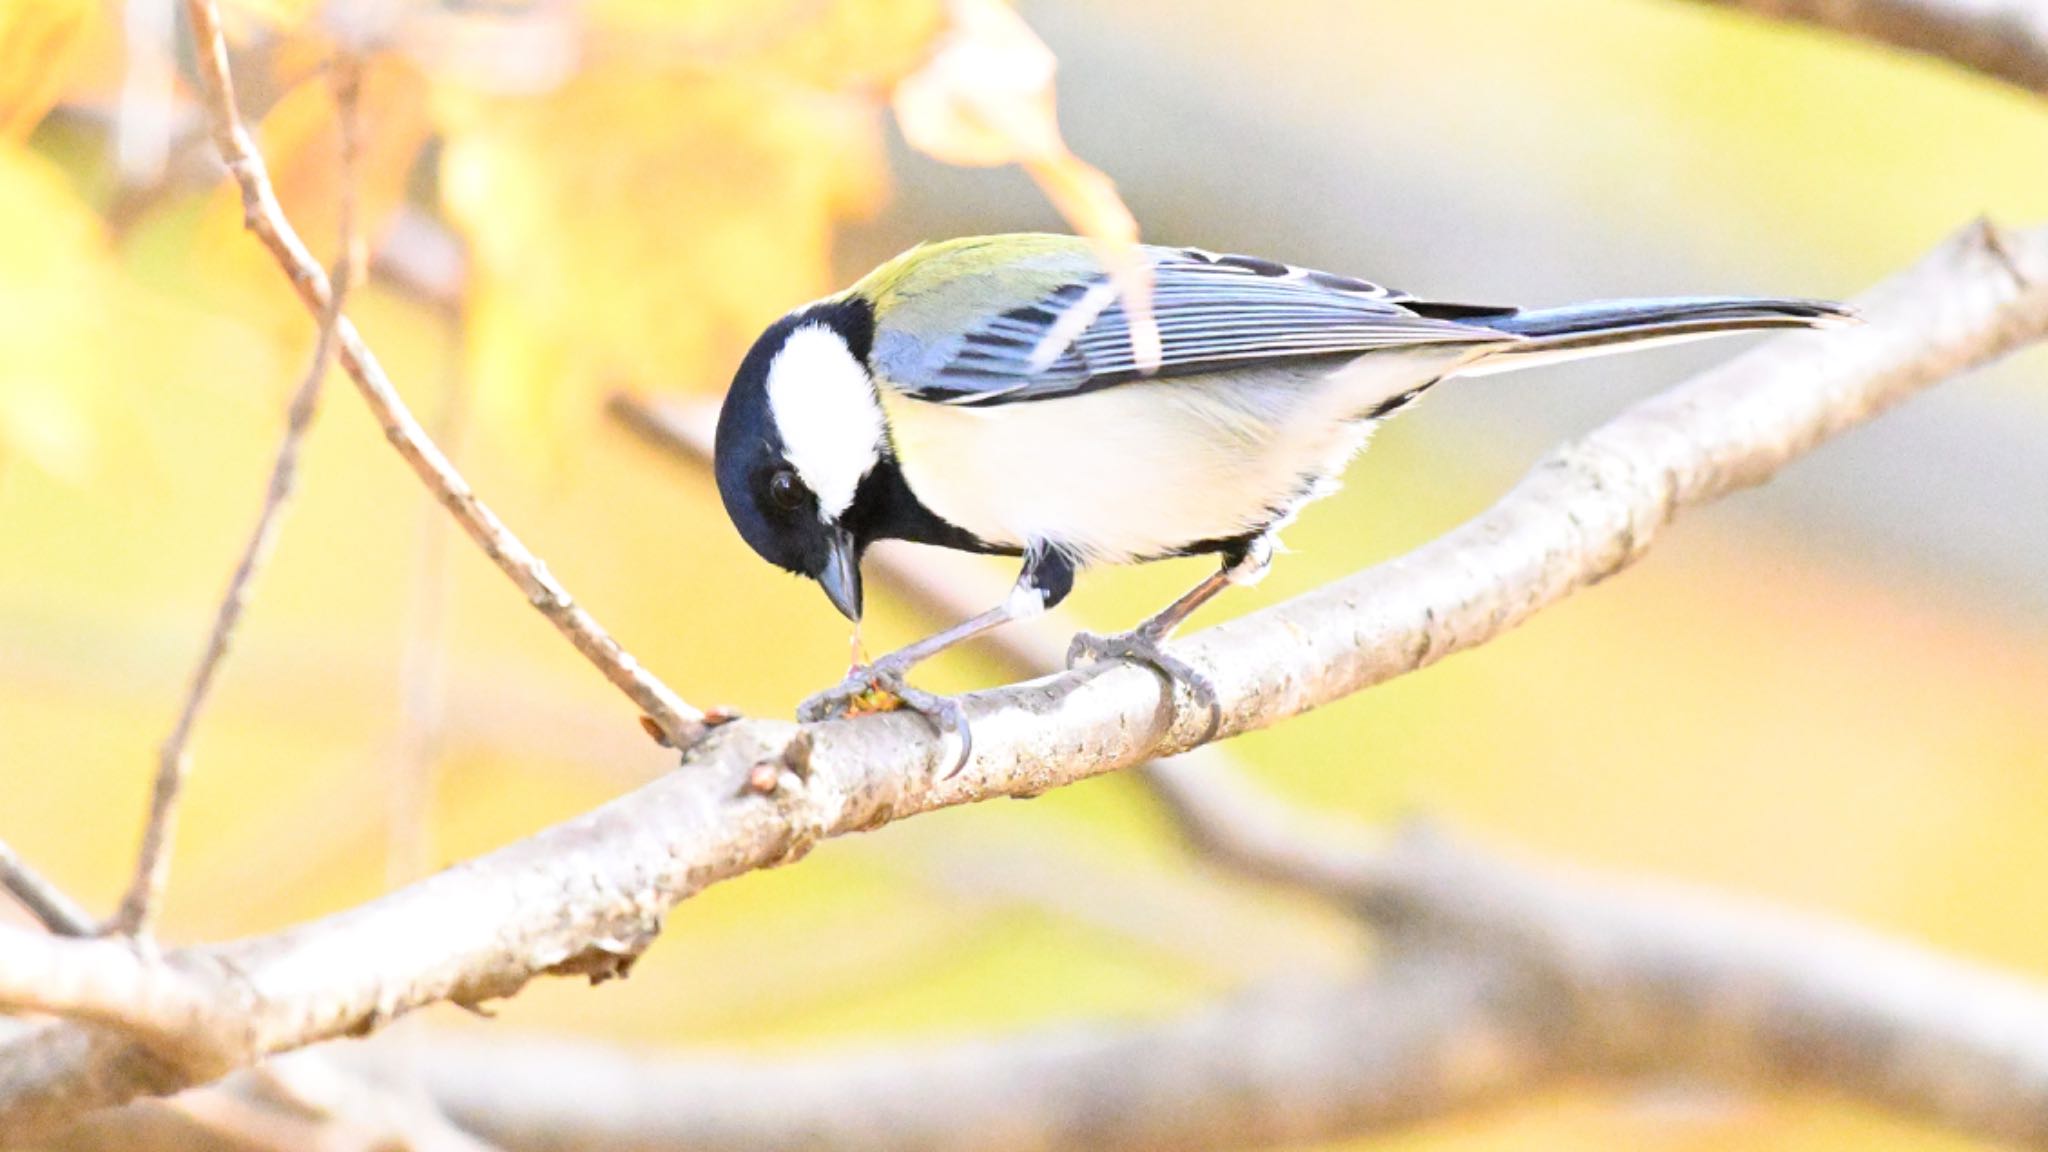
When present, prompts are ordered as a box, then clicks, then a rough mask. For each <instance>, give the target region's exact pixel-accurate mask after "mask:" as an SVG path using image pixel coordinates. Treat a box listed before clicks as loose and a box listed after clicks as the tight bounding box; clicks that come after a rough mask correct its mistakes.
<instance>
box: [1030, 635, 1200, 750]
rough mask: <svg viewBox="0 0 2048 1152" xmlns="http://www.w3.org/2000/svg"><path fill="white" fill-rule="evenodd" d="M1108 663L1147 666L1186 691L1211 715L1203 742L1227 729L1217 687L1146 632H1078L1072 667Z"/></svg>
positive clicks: (1069, 663)
mask: <svg viewBox="0 0 2048 1152" xmlns="http://www.w3.org/2000/svg"><path fill="white" fill-rule="evenodd" d="M1104 660H1130V661H1134V662H1136V663H1139V664H1143V665H1145V666H1146V667H1148V668H1151V669H1152V670H1154V671H1156V672H1158V673H1159V674H1160V675H1161V676H1164V677H1166V679H1167V680H1168V681H1169V682H1170V683H1171V684H1173V685H1175V686H1178V687H1181V688H1186V689H1187V690H1188V696H1189V697H1190V698H1192V699H1193V700H1194V702H1195V704H1196V705H1197V706H1198V707H1200V708H1202V709H1203V710H1205V711H1206V712H1208V714H1209V725H1208V727H1206V728H1204V729H1203V730H1202V739H1201V743H1204V744H1206V743H1208V742H1209V741H1211V740H1213V739H1215V738H1216V733H1217V732H1218V731H1219V730H1220V729H1221V728H1222V727H1223V703H1222V701H1221V699H1220V698H1219V697H1218V696H1217V695H1216V685H1215V684H1214V683H1213V682H1212V681H1210V679H1209V677H1208V676H1207V675H1206V674H1205V673H1203V672H1201V671H1199V670H1197V669H1196V668H1195V666H1194V665H1192V664H1189V663H1188V662H1187V661H1185V660H1182V659H1181V658H1180V657H1178V656H1175V655H1174V654H1173V653H1171V652H1168V651H1167V650H1166V642H1165V641H1164V640H1162V639H1161V638H1160V637H1158V636H1156V635H1154V634H1152V633H1151V632H1149V631H1147V630H1146V629H1144V628H1134V629H1132V630H1131V631H1129V632H1119V633H1117V634H1116V635H1114V636H1101V635H1098V634H1096V633H1094V632H1076V633H1075V634H1074V640H1073V643H1071V644H1069V645H1067V667H1069V668H1072V667H1075V666H1076V665H1079V664H1092V663H1098V662H1100V661H1104Z"/></svg>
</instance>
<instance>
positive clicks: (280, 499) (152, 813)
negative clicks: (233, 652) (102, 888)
mask: <svg viewBox="0 0 2048 1152" xmlns="http://www.w3.org/2000/svg"><path fill="white" fill-rule="evenodd" d="M361 88H362V72H361V68H360V65H359V62H358V61H357V60H356V59H355V57H353V56H351V55H349V54H347V53H345V52H344V53H341V54H339V55H337V56H336V57H335V62H334V101H335V107H336V109H337V110H338V113H339V116H338V120H339V123H340V129H341V179H340V183H341V190H340V195H341V216H340V219H341V230H340V231H341V244H340V249H339V251H340V255H339V256H338V257H337V258H336V259H337V264H336V266H335V276H334V280H335V283H336V285H337V287H336V290H335V292H334V295H333V298H332V299H331V300H329V301H328V304H327V307H326V308H325V309H324V310H323V311H322V312H321V313H320V315H319V322H320V331H319V335H318V336H316V337H315V338H314V344H313V362H312V364H311V365H310V366H308V367H307V369H306V375H305V377H304V378H303V379H302V380H300V381H299V386H298V388H297V390H295V391H294V392H293V393H292V401H291V406H290V408H289V409H288V410H287V412H286V415H285V429H284V437H283V439H282V440H280V441H279V442H278V445H277V458H276V459H275V460H274V461H273V462H272V463H271V466H270V483H269V486H268V487H267V488H266V489H265V491H264V495H263V507H262V509H261V510H260V511H259V512H258V513H257V514H256V527H255V528H254V530H252V531H251V532H250V533H249V540H248V542H247V543H246V544H244V545H243V546H242V557H241V559H240V560H239V561H238V562H236V564H235V571H234V574H233V575H232V576H230V577H229V578H228V587H227V591H226V592H225V593H223V594H222V595H221V599H220V605H219V607H217V608H216V609H215V610H214V618H213V631H212V632H211V633H210V634H208V636H207V639H206V649H205V651H204V652H202V653H201V654H200V657H199V666H198V667H197V668H195V669H193V672H192V680H191V684H190V686H189V687H188V688H187V689H186V692H185V704H184V707H183V708H181V709H180V710H179V712H178V721H177V724H176V725H175V726H173V727H172V729H171V734H170V735H169V736H168V737H166V738H165V739H164V742H163V745H162V746H161V747H160V748H158V750H157V768H156V784H155V787H154V789H153V791H152V794H151V796H150V804H149V819H148V822H147V823H146V824H145V826H144V828H143V833H142V849H141V851H140V852H139V853H138V854H137V857H136V861H135V875H134V878H133V879H132V880H131V881H130V882H129V885H128V892H127V894H126V895H125V896H124V897H122V900H121V907H120V909H119V910H118V911H117V912H116V913H115V914H114V922H113V924H112V925H110V927H111V928H113V929H114V930H116V931H121V932H128V933H133V934H135V935H146V934H148V932H149V931H150V929H151V927H152V926H153V925H154V923H155V919H156V914H157V911H158V909H159V908H160V906H161V905H162V903H163V892H164V886H165V885H166V884H167V883H169V881H170V871H171V856H170V853H171V841H172V840H173V839H174V838H175V837H176V835H177V830H178V797H179V794H180V792H181V791H182V790H183V788H184V785H185V776H186V774H187V773H188V772H189V771H190V770H191V766H192V757H191V752H190V750H189V745H190V743H191V740H192V729H193V727H194V726H195V725H196V724H197V723H198V721H199V714H200V713H201V712H202V711H204V710H205V708H206V703H207V700H208V698H209V696H210V694H211V693H212V690H213V682H214V677H215V676H216V675H218V674H219V672H220V668H221V665H222V664H223V663H225V662H226V660H227V655H228V649H229V646H230V645H231V644H232V643H233V642H234V636H235V629H236V628H237V627H238V626H239V625H240V624H241V621H242V610H243V608H244V607H246V606H247V604H248V600H249V589H250V587H251V586H252V585H253V584H254V583H255V581H256V574H257V573H258V572H260V571H262V570H263V566H264V565H265V564H266V563H268V562H269V559H270V553H271V550H272V549H273V548H275V547H276V546H277V536H278V532H279V531H280V530H281V529H282V528H283V526H284V510H285V506H286V505H287V504H289V503H290V502H291V497H292V489H293V488H295V487H296V486H297V484H298V476H299V449H300V446H301V445H302V444H303V443H304V442H305V438H306V431H307V429H309V428H311V427H312V426H313V417H314V415H315V414H316V413H317V412H318V411H319V406H320V388H321V385H322V383H324V382H325V381H326V379H327V370H328V368H330V367H331V366H332V365H333V363H334V330H335V321H336V319H337V318H338V317H339V316H340V313H341V307H342V302H343V300H344V299H345V297H346V296H347V294H348V288H349V285H350V283H351V282H352V280H353V279H354V275H353V273H352V272H351V271H349V269H350V268H351V265H350V254H351V253H352V252H353V251H354V249H355V246H356V235H355V177H354V171H355V162H356V156H357V152H358V149H359V143H360V142H359V140H358V139H357V137H358V120H359V113H358V104H359V97H360V96H361Z"/></svg>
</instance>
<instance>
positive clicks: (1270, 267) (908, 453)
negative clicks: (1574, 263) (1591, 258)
mask: <svg viewBox="0 0 2048 1152" xmlns="http://www.w3.org/2000/svg"><path fill="white" fill-rule="evenodd" d="M1139 251H1140V254H1141V258H1142V259H1143V260H1144V261H1146V262H1147V263H1149V265H1150V270H1151V274H1152V280H1153V288H1152V293H1151V309H1152V315H1153V317H1154V324H1155V327H1153V328H1152V329H1151V330H1150V331H1147V330H1146V328H1145V326H1144V325H1143V323H1142V322H1140V323H1139V324H1136V325H1134V324H1133V322H1132V320H1131V314H1130V312H1129V311H1127V310H1126V308H1125V305H1124V303H1123V301H1122V299H1121V297H1120V294H1119V291H1118V289H1117V287H1116V286H1115V285H1114V284H1113V282H1112V280H1111V278H1110V277H1109V276H1108V274H1107V273H1106V272H1105V271H1104V269H1103V266H1102V264H1101V262H1100V261H1099V260H1098V259H1097V257H1096V255H1095V253H1094V250H1093V249H1092V248H1091V247H1090V245H1089V244H1088V243H1087V242H1086V241H1084V240H1081V239H1078V238H1076V237H1071V236H1057V235H1042V234H1017V235H1001V236H974V237H967V238H963V239H956V240H949V241H945V242H942V243H936V244H927V245H923V246H920V247H917V248H913V249H911V250H910V251H908V252H905V253H904V254H902V255H900V256H898V257H896V258H895V259H893V260H890V261H889V262H888V263H886V264H883V265H882V266H881V267H879V268H877V269H875V270H874V271H873V272H870V273H869V274H868V275H867V276H865V277H863V278H862V279H861V280H860V281H859V282H858V283H856V284H854V285H853V286H852V287H851V288H848V289H846V290H845V291H843V292H840V293H838V294H837V295H833V296H828V297H826V298H825V299H823V300H820V301H817V302H816V303H813V304H809V305H806V306H805V307H802V308H799V309H797V310H796V311H794V312H791V313H790V314H788V315H787V316H784V317H783V318H782V319H780V320H777V321H776V322H775V323H774V324H772V325H770V326H769V327H768V330H767V331H766V332H764V333H763V334H762V336H761V338H760V339H759V340H758V341H757V342H756V343H755V344H754V346H753V348H752V349H751V350H750V351H749V352H748V353H747V355H746V358H745V359H744V360H743V361H742V362H741V364H740V367H739V371H738V373H737V375H736V376H735V377H734V379H733V383H732V388H731V390H730V391H729V392H728V393H727V395H726V398H725V404H724V407H723V409H722V410H721V412H720V413H719V420H718V434H717V441H716V450H715V453H716V472H717V477H718V491H719V495H720V497H721V498H722V499H723V500H724V503H725V508H726V512H727V514H728V515H730V516H731V517H732V522H733V524H734V526H735V527H737V528H738V529H739V532H740V535H741V536H742V537H744V538H745V539H746V541H747V543H748V544H749V545H751V546H752V547H753V549H754V551H755V552H757V553H759V554H760V555H761V557H762V558H763V559H765V560H767V561H769V562H770V563H772V564H775V565H777V566H779V567H782V568H785V569H788V570H789V571H791V572H794V573H797V574H799V575H802V576H807V577H810V578H811V579H814V580H816V581H817V582H818V583H819V584H820V585H822V586H823V588H824V591H825V595H826V596H827V597H829V598H830V599H831V601H832V603H833V604H834V605H835V606H836V607H837V608H838V609H839V610H840V611H841V612H843V613H845V614H846V616H847V617H848V618H849V619H851V620H853V621H854V622H855V623H856V624H858V623H859V621H860V616H861V578H860V562H861V555H862V553H863V551H864V550H865V549H866V548H867V546H868V545H869V544H871V543H873V542H874V541H876V540H882V539H901V540H910V541H916V542H919V543H924V544H935V545H938V546H940V547H944V548H953V549H959V550H963V551H969V552H986V553H999V554H1004V555H1014V556H1021V557H1022V558H1023V568H1022V571H1021V572H1020V573H1019V574H1018V577H1017V583H1016V586H1015V587H1014V588H1013V589H1012V590H1011V592H1010V594H1009V595H1008V596H1007V597H1006V598H1005V599H1004V600H1003V602H1002V603H1001V604H998V605H996V606H995V607H993V608H991V609H989V610H988V611H987V612H984V613H982V614H981V615H979V616H976V617H974V618H972V619H969V620H966V621H963V622H961V623H959V624H957V625H955V626H953V627H951V628H947V629H945V630H944V631H942V632H939V633H936V634H934V635H932V636H930V637H927V638H925V639H923V640H920V641H918V642H916V643H914V644H911V645H909V646H907V647H905V648H902V649H900V650H898V651H896V652H892V653H890V654H889V655H886V656H883V657H881V658H880V659H878V660H876V661H874V662H873V663H872V664H870V665H867V666H866V667H856V668H854V670H853V671H852V672H851V674H849V676H848V677H847V679H846V681H845V682H844V683H843V684H841V685H839V686H838V687H837V688H834V689H832V690H830V691H827V692H824V693H820V694H819V695H817V696H814V697H812V698H811V699H810V700H808V701H806V702H805V704H804V705H803V706H802V708H801V709H800V710H799V715H800V716H801V717H802V718H804V719H807V720H809V719H819V718H823V717H826V716H831V715H836V714H839V713H841V712H843V711H845V710H846V709H847V708H848V707H849V706H851V705H852V703H853V702H854V701H856V700H860V699H864V698H867V696H868V694H869V693H871V692H873V691H874V690H876V689H881V690H883V691H884V692H886V693H887V694H888V695H890V696H893V697H894V698H896V699H898V700H900V701H902V703H903V704H905V705H907V706H908V707H910V708H912V709H914V710H916V711H918V712H921V713H923V714H925V715H926V716H927V717H928V718H930V719H931V720H932V721H933V722H934V723H935V724H936V725H937V726H938V727H939V728H940V730H941V731H942V732H945V733H951V734H954V735H957V737H958V738H959V759H958V761H957V762H956V763H955V766H954V770H955V771H957V770H958V769H959V767H961V766H963V765H964V764H965V762H966V759H967V757H968V755H969V751H970V749H971V747H972V745H971V739H970V734H969V733H968V731H967V728H966V724H965V721H964V714H963V712H962V711H961V709H960V708H959V706H958V704H957V703H956V702H954V701H952V700H948V699H945V698H942V697H938V696H934V695H932V694H930V693H926V692H922V691H920V690H917V689H915V688H912V687H911V686H910V685H909V684H907V683H906V682H905V680H904V676H905V674H906V673H907V672H908V671H909V670H910V669H911V667H912V666H914V665H916V664H917V663H918V662H920V661H922V660H925V659H927V658H928V657H930V656H932V655H934V654H936V653H938V652H940V651H943V650H945V649H946V648H949V647H951V646H953V645H955V644H958V643H960V642H961V641H963V640H966V639H968V638H970V637H973V636H976V635H979V634H981V633H983V632H986V631H988V630H990V629H993V628H996V627H999V626H1001V625H1002V624H1005V623H1007V622H1009V621H1012V620H1017V619H1021V618H1024V617H1029V616H1032V615H1035V614H1037V613H1040V612H1043V611H1045V610H1046V609H1048V608H1050V607H1052V606H1053V605H1055V604H1058V603H1059V602H1060V601H1061V600H1062V599H1063V598H1064V597H1065V596H1066V595H1067V593H1068V591H1069V590H1070V589H1071V588H1072V587H1073V584H1074V576H1075V573H1076V571H1077V570H1079V569H1080V568H1082V567H1085V566H1087V565H1092V564H1130V563H1138V562H1143V561H1149V560H1158V559H1162V558H1165V557H1172V556H1190V555H1197V554H1214V555H1216V556H1218V557H1220V559H1221V566H1220V568H1219V569H1218V570H1217V571H1216V572H1215V573H1214V574H1212V575H1210V576H1209V577H1208V578H1207V579H1205V580H1203V581H1202V582H1201V583H1200V584H1198V585H1196V586H1195V587H1194V588H1192V589H1191V590H1189V591H1188V592H1187V594H1185V595H1183V596H1181V597H1180V598H1179V599H1177V600H1175V601H1174V602H1173V603H1171V604H1169V605H1167V606H1166V607H1165V608H1164V609H1162V610H1161V611H1159V612H1158V613H1157V614H1156V615H1154V616H1152V617H1151V618H1150V619H1148V620H1146V621H1145V622H1144V623H1142V624H1140V625H1138V627H1137V628H1135V629H1133V630H1131V631H1129V632H1125V633H1123V634H1121V635H1116V636H1106V637H1105V636H1095V635H1092V634H1088V633H1083V634H1081V635H1080V636H1077V637H1076V638H1075V640H1074V645H1073V648H1072V649H1071V650H1070V651H1069V653H1068V662H1069V663H1070V664H1073V663H1076V662H1078V661H1080V660H1083V659H1094V660H1103V659H1112V658H1123V659H1130V660H1135V661H1138V662H1140V663H1143V664H1146V665H1149V666H1150V667H1152V668H1154V669H1156V670H1158V671H1159V672H1161V673H1162V674H1164V675H1165V676H1167V677H1168V678H1169V679H1170V680H1172V681H1174V682H1176V683H1178V684H1179V685H1181V686H1182V687H1184V688H1186V689H1187V690H1188V691H1189V692H1190V694H1191V696H1192V698H1193V699H1194V701H1195V702H1196V703H1197V704H1199V705H1202V706H1205V707H1207V708H1208V710H1209V719H1210V726H1211V734H1213V732H1214V729H1215V726H1216V724H1217V723H1218V721H1219V720H1220V716H1221V713H1220V710H1219V708H1218V706H1217V700H1216V694H1215V692H1214V689H1213V688H1212V686H1211V685H1210V683H1209V681H1208V680H1207V679H1206V678H1205V677H1204V676H1203V675H1202V674H1201V673H1200V672H1198V671H1197V670H1196V669H1194V668H1193V667H1191V666H1190V665H1188V664H1186V663H1185V662H1183V661H1181V660H1180V659H1178V658H1176V657H1175V656H1174V655H1173V654H1172V653H1171V652H1169V651H1167V649H1166V647H1165V642H1166V640H1167V638H1168V636H1169V635H1171V634H1172V632H1173V630H1174V629H1175V627H1176V626H1178V625H1179V624H1180V623H1181V622H1182V621H1183V620H1185V619H1186V618H1187V617H1188V616H1189V615H1190V614H1191V613H1193V612H1194V611H1195V610H1196V609H1197V608H1199V607H1200V606H1201V605H1202V604H1203V603H1204V602H1206V601H1207V600H1209V599H1210V598H1211V597H1213V596H1215V595H1216V594H1217V593H1218V592H1220V591H1222V590H1223V589H1224V588H1226V587H1228V586H1230V585H1233V584H1251V583H1254V582H1256V581H1257V580H1258V579H1259V578H1260V577H1261V576H1263V575H1264V574H1265V571H1266V568H1267V566H1268V564H1269V563H1270V562H1271V560H1272V557H1273V553H1274V550H1275V547H1276V541H1275V537H1276V535H1277V534H1278V533H1279V531H1280V530H1281V529H1282V528H1284V527H1285V526H1286V525H1287V524H1288V523H1289V522H1290V521H1291V520H1293V519H1294V517H1295V515H1296V514H1297V513H1299V512H1300V511H1301V509H1302V508H1303V506H1305V505H1306V504H1308V503H1309V502H1310V501H1313V500H1316V499H1318V498H1320V497H1322V496H1327V495H1329V494H1330V493H1331V492H1333V491H1335V490H1336V488H1337V485H1338V479H1339V476H1340V475H1341V474H1342V472H1343V470H1344V468H1345V465H1346V464H1347V462H1348V461H1349V460H1350V459H1351V457H1352V456H1354V455H1356V454H1357V453H1358V451H1359V450H1360V449H1361V448H1363V447H1364V446H1365V443H1366V439H1367V438H1368V436H1370V434H1371V432H1372V429H1373V427H1374V425H1375V424H1376V423H1377V422H1378V421H1380V420H1382V419H1385V418H1386V417H1387V416H1389V415H1392V414H1393V413H1394V412H1396V411H1398V410H1400V409H1401V408H1403V407H1405V406H1407V405H1408V404H1411V403H1413V402H1414V401H1415V399H1416V398H1417V397H1419V396H1421V395H1422V394H1423V393H1424V392H1425V391H1427V390H1428V389H1429V388H1430V387H1431V386H1432V385H1435V384H1437V383H1438V382H1440V381H1443V380H1445V379H1448V378H1450V377H1453V376H1480V375H1485V374H1489V373H1494V372H1502V371H1509V370H1512V369H1516V368H1522V367H1527V366H1531V365H1535V364H1544V363H1550V362H1553V361H1557V360H1564V359H1572V358H1576V357H1580V356H1588V355H1594V354H1598V353H1601V352H1607V351H1611V350H1614V349H1617V348H1620V347H1623V346H1639V345H1644V344H1650V343H1661V342H1670V341H1676V340H1686V339H1692V338H1695V337H1701V336H1712V335H1717V334H1720V333H1724V332H1741V331H1748V330H1751V329H1759V328H1809V327H1820V326H1825V325H1828V324H1830V323H1834V322H1838V321H1842V320H1845V319H1847V318H1849V316H1850V312H1849V310H1848V309H1846V308H1844V307H1843V306H1841V305H1839V304H1833V303H1828V302H1825V301H1818V300H1797V299H1768V298H1766V299H1752V298H1745V297H1698V298H1679V299H1643V300H1614V301H1599V302H1593V303H1585V304H1573V305H1567V306H1565V307H1561V308H1543V309H1535V310H1523V309H1518V308H1507V307H1491V306H1486V305H1475V304H1454V303H1446V302H1443V301H1437V300H1425V299H1418V298H1416V297H1413V296H1409V295H1406V294H1403V293H1400V292H1396V291H1393V290H1391V289H1388V288H1384V287H1381V286H1380V285H1377V284H1373V283H1370V282H1368V281H1365V280H1359V279H1355V278H1353V277H1350V276H1339V275H1333V274H1331V273H1328V272H1317V271H1313V270H1311V269H1306V268H1297V267H1294V266H1292V265H1288V264H1282V263H1278V262H1276V261H1272V260H1263V259H1259V258H1256V257H1250V256H1228V255H1218V254H1215V253H1211V252H1206V251H1203V250H1201V249H1198V248H1166V247H1152V246H1145V247H1142V248H1141V249H1140V250H1139ZM1134 329H1136V330H1135V331H1134ZM1154 335H1156V341H1157V342H1156V345H1146V344H1145V341H1146V340H1147V339H1148V337H1152V336H1154ZM1140 347H1149V348H1150V350H1151V352H1152V353H1156V355H1141V353H1140V352H1139V348H1140Z"/></svg>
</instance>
